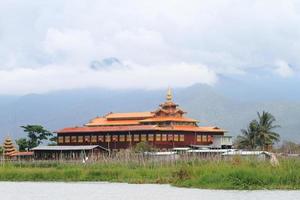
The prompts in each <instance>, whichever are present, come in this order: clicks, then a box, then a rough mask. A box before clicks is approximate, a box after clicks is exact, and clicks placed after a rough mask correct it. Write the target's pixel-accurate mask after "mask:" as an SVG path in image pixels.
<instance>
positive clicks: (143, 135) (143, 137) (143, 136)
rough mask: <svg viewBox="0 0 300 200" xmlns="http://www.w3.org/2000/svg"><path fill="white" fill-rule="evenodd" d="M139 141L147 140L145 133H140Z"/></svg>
mask: <svg viewBox="0 0 300 200" xmlns="http://www.w3.org/2000/svg"><path fill="white" fill-rule="evenodd" d="M141 141H142V142H145V141H147V137H146V134H142V135H141Z"/></svg>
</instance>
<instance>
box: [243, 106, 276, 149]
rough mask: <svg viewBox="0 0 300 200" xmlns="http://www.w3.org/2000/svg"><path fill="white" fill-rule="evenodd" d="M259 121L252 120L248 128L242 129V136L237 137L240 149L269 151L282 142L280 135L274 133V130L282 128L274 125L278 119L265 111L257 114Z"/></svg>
mask: <svg viewBox="0 0 300 200" xmlns="http://www.w3.org/2000/svg"><path fill="white" fill-rule="evenodd" d="M257 116H258V120H252V121H251V122H250V124H249V126H248V128H247V129H246V130H245V129H242V130H241V132H242V135H239V136H238V137H237V146H238V147H239V148H246V149H256V148H258V147H259V148H260V149H262V150H267V149H268V147H270V146H272V145H273V144H274V143H275V142H278V141H279V140H280V135H279V134H278V133H276V132H274V129H276V128H278V127H280V126H278V125H274V123H275V121H276V119H275V117H274V116H273V115H272V114H271V113H269V112H265V111H263V113H262V114H260V113H257Z"/></svg>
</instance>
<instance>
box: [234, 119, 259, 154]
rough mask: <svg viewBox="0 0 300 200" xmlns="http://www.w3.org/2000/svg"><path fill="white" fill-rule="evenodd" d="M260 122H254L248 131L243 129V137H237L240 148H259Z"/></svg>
mask: <svg viewBox="0 0 300 200" xmlns="http://www.w3.org/2000/svg"><path fill="white" fill-rule="evenodd" d="M257 131H258V122H257V121H256V120H252V121H251V122H250V124H249V126H248V128H247V129H242V130H241V132H242V135H239V136H238V137H237V143H238V147H239V148H246V149H255V148H256V147H257V139H256V136H257Z"/></svg>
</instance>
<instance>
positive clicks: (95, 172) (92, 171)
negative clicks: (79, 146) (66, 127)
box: [0, 160, 300, 191]
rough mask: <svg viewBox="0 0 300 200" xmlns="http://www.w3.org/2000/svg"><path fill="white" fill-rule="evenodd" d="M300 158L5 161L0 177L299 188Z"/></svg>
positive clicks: (200, 186)
mask: <svg viewBox="0 0 300 200" xmlns="http://www.w3.org/2000/svg"><path fill="white" fill-rule="evenodd" d="M299 169H300V160H281V161H280V165H279V166H277V167H273V166H271V165H270V164H269V162H267V161H253V160H252V161H244V160H241V161H223V160H221V161H208V160H202V161H201V160H197V161H182V162H176V163H152V162H149V163H148V162H147V163H143V164H141V163H134V162H128V163H124V162H117V163H113V162H111V163H90V164H86V165H82V164H70V163H6V164H4V165H3V164H2V166H0V182H61V183H87V182H91V183H93V182H95V183H127V184H159V185H160V184H168V185H171V186H174V187H180V188H198V189H216V190H251V191H252V190H299V189H300V170H299Z"/></svg>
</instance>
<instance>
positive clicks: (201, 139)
mask: <svg viewBox="0 0 300 200" xmlns="http://www.w3.org/2000/svg"><path fill="white" fill-rule="evenodd" d="M197 142H212V136H211V135H197Z"/></svg>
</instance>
